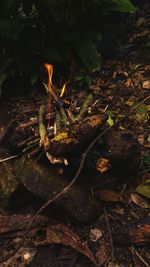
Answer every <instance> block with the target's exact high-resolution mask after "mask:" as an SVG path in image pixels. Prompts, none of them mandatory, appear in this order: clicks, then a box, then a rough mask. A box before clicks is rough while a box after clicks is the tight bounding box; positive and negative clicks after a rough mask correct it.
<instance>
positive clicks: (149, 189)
mask: <svg viewBox="0 0 150 267" xmlns="http://www.w3.org/2000/svg"><path fill="white" fill-rule="evenodd" d="M136 192H137V193H139V194H141V195H143V196H144V197H147V198H150V180H146V181H145V182H144V183H143V184H141V185H139V186H138V187H137V188H136Z"/></svg>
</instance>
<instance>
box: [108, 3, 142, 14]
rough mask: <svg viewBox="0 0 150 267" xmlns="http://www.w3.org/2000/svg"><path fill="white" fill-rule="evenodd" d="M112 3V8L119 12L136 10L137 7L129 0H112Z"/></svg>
mask: <svg viewBox="0 0 150 267" xmlns="http://www.w3.org/2000/svg"><path fill="white" fill-rule="evenodd" d="M112 3H113V4H115V6H114V8H113V10H116V11H119V12H127V13H128V12H129V13H130V12H132V13H133V12H136V11H138V8H137V7H135V6H134V5H133V4H132V3H131V1H129V0H112Z"/></svg>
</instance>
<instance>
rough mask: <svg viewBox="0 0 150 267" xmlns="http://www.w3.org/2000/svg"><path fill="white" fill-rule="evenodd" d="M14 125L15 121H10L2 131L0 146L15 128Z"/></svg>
mask: <svg viewBox="0 0 150 267" xmlns="http://www.w3.org/2000/svg"><path fill="white" fill-rule="evenodd" d="M16 123H17V122H16V121H15V120H12V121H10V122H9V124H8V125H7V127H6V128H5V129H4V131H3V132H2V133H1V135H0V144H1V143H3V142H5V140H6V138H7V137H8V136H9V135H10V133H11V132H12V130H13V128H14V127H15V126H16Z"/></svg>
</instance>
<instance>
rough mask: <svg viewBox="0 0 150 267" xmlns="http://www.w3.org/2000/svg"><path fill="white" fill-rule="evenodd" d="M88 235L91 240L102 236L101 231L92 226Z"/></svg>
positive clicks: (93, 240) (94, 240)
mask: <svg viewBox="0 0 150 267" xmlns="http://www.w3.org/2000/svg"><path fill="white" fill-rule="evenodd" d="M89 237H90V239H91V241H92V242H96V241H97V240H99V239H100V238H101V237H102V232H101V230H100V229H98V228H92V229H90V234H89Z"/></svg>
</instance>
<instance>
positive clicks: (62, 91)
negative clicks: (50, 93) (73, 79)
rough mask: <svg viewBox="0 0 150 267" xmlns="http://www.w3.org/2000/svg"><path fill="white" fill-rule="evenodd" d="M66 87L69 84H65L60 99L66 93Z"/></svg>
mask: <svg viewBox="0 0 150 267" xmlns="http://www.w3.org/2000/svg"><path fill="white" fill-rule="evenodd" d="M66 85H67V82H65V83H64V85H63V87H62V89H61V93H60V97H62V96H63V95H64V93H65V90H66Z"/></svg>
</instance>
